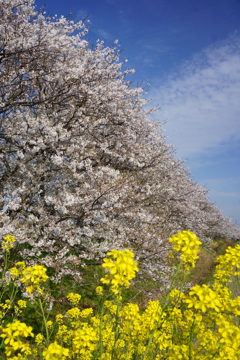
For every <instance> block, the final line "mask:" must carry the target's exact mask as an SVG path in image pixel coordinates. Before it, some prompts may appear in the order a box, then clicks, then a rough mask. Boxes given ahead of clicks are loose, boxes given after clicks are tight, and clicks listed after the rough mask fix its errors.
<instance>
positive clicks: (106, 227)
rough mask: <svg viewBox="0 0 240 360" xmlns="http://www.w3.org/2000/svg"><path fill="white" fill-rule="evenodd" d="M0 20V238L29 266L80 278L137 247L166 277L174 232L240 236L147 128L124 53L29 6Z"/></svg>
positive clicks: (20, 4)
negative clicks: (109, 255)
mask: <svg viewBox="0 0 240 360" xmlns="http://www.w3.org/2000/svg"><path fill="white" fill-rule="evenodd" d="M0 20H1V21H0V72H1V76H0V159H1V160H0V161H1V162H0V178H1V182H0V203H1V213H0V222H1V230H0V236H5V235H6V234H8V233H11V234H14V235H15V236H16V238H17V240H18V248H17V250H18V251H19V252H20V254H21V255H22V256H23V257H24V258H25V259H26V260H27V261H28V262H31V261H33V262H34V261H36V257H37V258H38V261H40V262H42V263H43V264H45V265H47V266H49V267H52V268H54V269H55V271H56V272H55V274H56V275H55V276H56V279H58V278H61V277H62V276H64V275H67V274H72V275H76V276H79V277H80V272H79V268H80V266H81V265H84V264H85V261H86V260H88V261H93V262H97V261H98V260H99V259H100V258H101V257H102V256H104V254H105V253H106V251H109V250H110V249H112V248H113V247H114V248H118V249H122V248H126V247H130V248H131V249H133V250H134V251H135V252H136V254H137V256H138V258H139V259H141V260H142V262H143V264H145V265H146V268H148V269H149V271H151V270H152V271H155V270H156V268H159V269H160V268H161V269H162V270H164V271H165V270H166V267H165V265H164V264H162V263H160V262H159V259H161V258H163V257H165V256H166V252H167V250H168V247H167V242H166V240H167V238H168V236H169V235H170V234H171V233H173V232H176V231H178V230H185V229H186V230H187V229H190V230H191V231H194V232H196V233H197V234H198V235H199V236H200V237H201V238H202V239H203V240H204V241H207V239H208V238H209V237H213V236H220V235H221V236H227V237H231V238H236V237H239V229H238V228H237V227H235V226H234V224H232V223H231V222H230V221H229V219H227V218H225V217H224V216H223V215H222V214H221V212H220V211H219V210H218V209H216V208H215V206H214V205H213V204H211V203H210V202H209V200H208V198H207V191H206V190H205V189H203V188H201V187H200V186H199V185H197V184H195V183H194V182H193V181H192V179H191V178H190V176H189V173H188V171H187V169H186V168H185V166H184V164H183V163H182V162H180V161H178V160H176V159H175V157H174V152H173V150H172V147H171V146H169V145H167V144H166V142H165V137H164V136H163V129H162V126H161V124H156V123H153V122H152V121H150V120H149V115H150V114H151V113H152V112H153V111H155V109H151V110H146V107H145V105H146V104H147V101H146V100H145V99H144V89H142V88H139V87H136V88H134V87H132V85H131V84H130V83H129V82H128V81H126V76H127V75H128V74H130V73H132V72H133V71H132V70H125V71H124V70H123V68H124V67H125V64H124V62H120V61H119V50H118V47H117V45H116V46H114V47H105V46H104V43H103V42H101V41H98V42H97V43H96V45H95V46H94V47H91V46H90V44H89V42H87V41H86V40H84V36H85V35H86V33H87V29H86V27H85V26H84V23H83V22H81V21H80V22H74V21H72V20H68V19H66V18H64V17H60V18H57V17H53V18H51V17H48V16H46V15H45V14H44V12H43V11H41V10H37V9H36V7H35V5H34V1H33V0H25V1H23V0H0ZM151 261H152V262H151ZM149 262H151V264H152V267H151V266H150V265H151V264H150V265H149Z"/></svg>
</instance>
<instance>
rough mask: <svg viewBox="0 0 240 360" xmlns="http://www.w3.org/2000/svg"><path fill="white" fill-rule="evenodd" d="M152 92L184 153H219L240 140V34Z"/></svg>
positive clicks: (169, 131) (179, 151) (173, 140)
mask: <svg viewBox="0 0 240 360" xmlns="http://www.w3.org/2000/svg"><path fill="white" fill-rule="evenodd" d="M150 96H151V98H152V99H153V102H154V103H158V104H159V105H160V106H161V110H160V111H159V113H158V114H157V115H158V117H160V119H161V120H167V123H166V125H165V129H166V135H167V136H168V137H169V140H168V141H169V142H170V143H172V144H174V146H175V147H176V148H177V156H179V157H182V158H186V157H194V156H195V155H197V154H201V153H206V152H209V150H210V149H211V151H215V152H218V150H220V149H221V144H222V143H224V144H225V146H226V144H227V143H228V142H231V143H232V142H234V141H237V140H239V139H240V34H239V33H236V34H234V35H232V36H230V37H229V38H228V39H227V40H225V41H222V42H218V43H216V44H215V45H214V46H211V47H208V48H207V49H205V50H203V51H202V52H201V53H199V54H197V55H195V56H194V57H193V58H192V59H191V60H190V61H188V62H186V63H184V64H182V65H181V67H179V69H178V71H176V72H175V73H174V74H171V75H170V76H169V77H168V79H167V80H166V82H165V83H164V84H163V85H162V86H160V87H159V88H157V87H155V88H154V89H153V90H152V91H151V93H150Z"/></svg>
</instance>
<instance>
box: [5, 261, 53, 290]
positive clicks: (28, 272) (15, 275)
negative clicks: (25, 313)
mask: <svg viewBox="0 0 240 360" xmlns="http://www.w3.org/2000/svg"><path fill="white" fill-rule="evenodd" d="M9 272H10V274H11V278H12V280H19V281H20V282H21V283H22V284H23V285H25V286H26V291H27V293H28V294H29V295H33V292H36V293H41V292H42V288H41V286H40V284H41V283H43V282H45V281H47V280H48V276H47V274H46V272H47V269H46V268H45V267H44V266H43V265H34V266H28V267H26V264H25V263H24V262H23V261H21V262H17V263H16V266H15V267H13V268H11V269H9Z"/></svg>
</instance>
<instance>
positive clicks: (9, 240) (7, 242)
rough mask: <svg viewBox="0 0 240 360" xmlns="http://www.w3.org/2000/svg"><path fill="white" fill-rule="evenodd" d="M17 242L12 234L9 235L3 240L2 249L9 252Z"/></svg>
mask: <svg viewBox="0 0 240 360" xmlns="http://www.w3.org/2000/svg"><path fill="white" fill-rule="evenodd" d="M15 242H16V239H15V237H14V236H12V235H7V236H5V237H4V238H3V241H2V245H1V247H2V251H3V252H7V253H8V252H9V251H10V250H11V249H12V248H13V244H14V243H15Z"/></svg>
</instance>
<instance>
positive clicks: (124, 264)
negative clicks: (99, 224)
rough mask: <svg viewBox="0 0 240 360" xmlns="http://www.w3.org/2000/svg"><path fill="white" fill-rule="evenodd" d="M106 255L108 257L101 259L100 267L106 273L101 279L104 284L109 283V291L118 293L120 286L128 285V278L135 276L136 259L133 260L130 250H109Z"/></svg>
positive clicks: (136, 268)
mask: <svg viewBox="0 0 240 360" xmlns="http://www.w3.org/2000/svg"><path fill="white" fill-rule="evenodd" d="M107 255H108V256H109V257H110V259H109V258H105V259H103V261H104V263H103V264H102V267H103V268H104V269H105V270H106V271H107V272H108V274H106V275H105V277H104V278H102V279H101V281H102V282H103V283H104V284H111V285H112V286H111V291H112V292H113V293H115V294H118V293H119V292H120V287H121V286H125V287H128V286H129V285H130V280H132V279H133V278H134V277H135V276H136V272H137V271H138V270H139V269H138V266H137V261H136V260H134V253H133V252H132V251H131V250H125V251H121V250H111V251H110V252H108V253H107Z"/></svg>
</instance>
